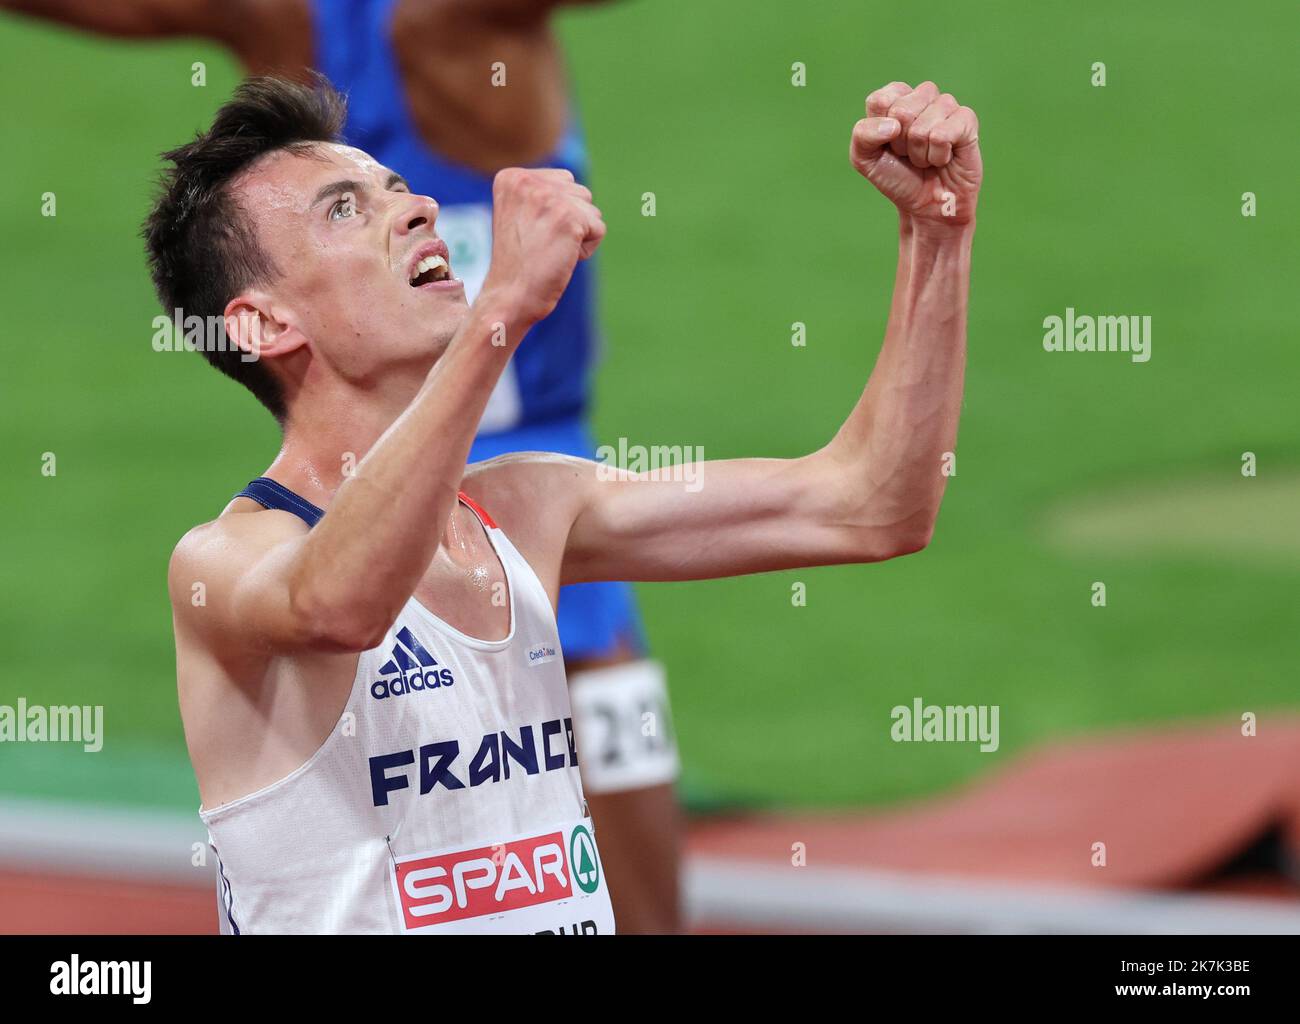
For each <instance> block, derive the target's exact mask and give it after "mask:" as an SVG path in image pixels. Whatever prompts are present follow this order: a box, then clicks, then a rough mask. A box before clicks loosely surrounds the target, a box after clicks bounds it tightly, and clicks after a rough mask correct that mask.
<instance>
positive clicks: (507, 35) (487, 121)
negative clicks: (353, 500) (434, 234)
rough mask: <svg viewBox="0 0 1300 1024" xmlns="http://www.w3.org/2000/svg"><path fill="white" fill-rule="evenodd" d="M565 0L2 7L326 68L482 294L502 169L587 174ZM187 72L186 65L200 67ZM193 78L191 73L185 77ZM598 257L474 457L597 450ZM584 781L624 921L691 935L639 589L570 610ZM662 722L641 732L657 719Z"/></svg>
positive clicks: (623, 926)
mask: <svg viewBox="0 0 1300 1024" xmlns="http://www.w3.org/2000/svg"><path fill="white" fill-rule="evenodd" d="M561 3H562V0H222V2H220V3H215V2H212V0H114V2H113V3H103V2H102V0H0V5H3V6H8V7H10V8H13V9H16V10H22V11H25V12H27V13H32V14H39V15H42V16H44V17H47V18H52V19H56V20H59V21H61V22H63V23H65V24H70V25H75V26H78V27H82V28H89V29H94V30H97V31H100V32H107V33H112V34H115V35H121V36H132V37H142V36H143V37H159V36H175V35H199V36H206V37H208V38H210V39H213V40H215V41H217V42H220V43H222V44H223V45H225V46H227V47H228V48H230V49H231V50H232V51H233V52H234V54H235V55H236V56H237V57H238V58H239V60H240V61H241V63H242V64H243V65H244V66H245V67H246V68H247V69H248V70H249V71H250V72H252V73H254V74H276V75H280V76H283V77H289V78H295V77H297V78H302V77H303V72H304V69H305V68H310V67H313V66H314V67H316V68H318V69H319V70H320V71H322V72H323V73H324V74H325V75H326V77H328V78H329V79H330V80H331V81H332V82H333V84H334V85H335V86H336V87H338V88H339V89H340V90H342V91H344V92H346V93H348V94H349V103H348V118H347V123H346V124H345V126H344V131H343V134H344V137H345V138H347V140H348V141H349V142H350V143H352V144H353V145H355V146H357V147H358V148H360V149H363V150H365V151H367V152H368V153H370V155H371V156H373V157H374V158H375V159H376V160H378V161H379V162H380V163H383V164H385V165H387V166H389V167H400V168H401V169H402V173H403V175H404V176H405V177H406V178H407V180H408V181H410V182H411V187H412V188H413V189H415V190H416V191H418V192H422V193H425V194H428V195H433V196H437V198H438V203H439V207H440V209H441V213H440V214H439V218H438V235H439V237H440V238H441V239H442V240H443V241H444V242H446V243H447V246H448V249H449V253H450V258H451V262H452V263H454V265H455V267H456V275H457V277H459V278H460V279H461V281H462V282H463V283H464V287H465V294H466V297H467V298H468V299H469V300H471V301H472V300H473V299H474V297H475V296H476V295H477V293H478V289H479V288H480V287H481V286H482V283H483V279H484V276H485V274H486V273H487V268H488V261H489V258H490V256H491V243H492V177H493V174H494V173H495V172H496V171H498V170H500V169H501V168H503V167H511V166H521V165H541V166H547V167H558V168H564V169H567V170H570V171H572V172H573V174H574V176H575V177H576V178H577V180H579V181H582V180H584V179H585V177H586V153H585V146H584V144H583V139H582V133H581V129H580V127H579V125H578V123H577V120H576V118H575V117H574V114H573V111H572V109H571V106H570V103H569V100H568V95H567V88H566V83H565V80H564V73H563V66H562V60H561V57H560V52H559V46H558V44H557V41H556V39H555V37H554V34H553V33H552V31H551V27H550V17H551V14H552V13H553V11H554V9H555V8H557V7H558V6H561ZM187 67H188V65H187ZM187 73H188V72H187ZM593 292H594V280H593V274H592V272H591V264H590V263H586V262H584V263H580V264H578V266H577V267H576V268H575V269H574V273H573V276H572V278H571V279H570V282H569V286H568V288H567V289H566V290H565V292H564V294H563V295H562V296H561V297H560V300H559V302H557V303H556V307H555V310H554V311H553V312H552V313H551V315H550V316H548V317H546V318H545V319H544V320H543V321H541V322H540V323H538V324H537V325H535V326H534V328H533V329H532V330H531V331H530V332H529V337H528V344H527V345H526V346H524V347H523V348H521V349H519V350H518V354H517V356H516V357H515V358H513V359H512V360H511V361H510V362H509V363H508V364H507V365H506V369H505V371H504V372H503V373H502V374H501V377H500V379H499V380H498V382H497V386H496V388H495V389H494V390H493V392H492V395H491V397H490V398H489V399H488V403H487V406H486V408H485V410H484V413H483V417H482V419H481V420H480V422H479V436H478V437H477V438H476V440H475V443H474V445H473V446H472V447H471V449H470V459H471V461H479V460H482V459H487V458H491V457H493V456H495V455H500V454H503V453H505V452H512V451H521V450H537V449H542V450H546V451H554V452H562V453H564V454H567V455H581V456H590V455H591V454H593V451H594V448H593V445H592V442H591V440H590V438H589V436H588V432H587V429H586V426H585V423H584V418H585V415H586V411H587V405H588V389H589V385H590V369H591V364H592V360H593V358H594V357H595V355H596V349H597V348H598V344H597V341H596V331H595V316H594V309H593V304H594V294H593ZM557 617H558V619H559V626H560V640H561V643H562V644H563V652H564V662H565V670H566V673H567V675H568V680H569V689H570V696H571V700H572V703H573V711H574V721H575V730H576V732H577V734H578V737H579V740H580V743H581V746H582V749H583V754H584V756H583V766H582V774H583V784H584V787H585V789H586V792H587V794H588V796H589V797H590V798H591V805H592V815H593V817H594V818H595V819H596V820H597V821H598V822H600V826H601V838H602V841H603V843H604V849H603V850H602V852H603V854H604V855H605V858H606V861H607V862H608V864H609V870H610V877H611V879H612V888H613V898H614V904H615V909H616V911H617V913H618V918H619V926H620V930H621V931H624V932H653V933H664V932H672V931H676V930H677V929H678V927H679V913H678V893H677V859H678V845H679V843H678V839H679V836H678V832H679V822H678V815H677V806H676V800H675V797H674V793H673V789H674V787H673V783H674V780H675V778H676V773H677V751H676V744H675V741H674V738H673V733H672V729H671V725H670V722H669V720H668V694H667V689H666V684H665V678H664V672H663V668H662V666H661V665H660V664H659V663H658V662H655V661H652V660H650V659H649V658H647V657H646V654H645V650H644V641H643V639H642V634H641V628H640V624H639V621H638V616H637V610H636V605H635V601H634V598H633V594H632V589H631V587H630V585H628V584H627V583H625V582H621V581H601V582H593V583H583V584H576V585H574V586H570V587H565V588H563V589H562V590H561V592H560V600H559V610H558V613H557ZM647 712H648V713H650V714H652V715H653V716H654V719H655V721H656V725H657V728H655V729H654V730H653V731H649V734H648V735H645V734H643V733H644V732H647V731H646V730H642V728H641V726H642V722H643V716H644V715H645V714H646V713H647Z"/></svg>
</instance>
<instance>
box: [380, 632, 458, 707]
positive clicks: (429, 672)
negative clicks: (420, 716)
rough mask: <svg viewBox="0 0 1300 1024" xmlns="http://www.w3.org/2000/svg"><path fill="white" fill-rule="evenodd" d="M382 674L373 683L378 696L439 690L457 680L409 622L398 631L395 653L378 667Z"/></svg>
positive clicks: (381, 698)
mask: <svg viewBox="0 0 1300 1024" xmlns="http://www.w3.org/2000/svg"><path fill="white" fill-rule="evenodd" d="M379 674H380V675H381V676H383V677H384V678H382V679H377V680H376V681H375V682H373V683H371V684H370V696H372V697H374V698H375V700H385V699H386V698H388V697H400V696H402V695H403V694H406V693H411V692H412V691H415V690H436V689H438V688H440V687H443V686H451V685H452V684H453V683H455V682H456V680H455V679H453V678H452V675H451V669H449V668H440V667H439V666H438V662H437V660H436V659H435V658H434V656H433V655H432V654H430V653H429V652H428V651H427V650H426V649H425V647H424V645H423V644H422V643H420V641H419V640H417V639H415V636H414V634H412V633H411V631H410V630H409V629H408V628H407V627H406V626H403V627H402V628H401V629H399V630H398V631H397V643H395V644H394V645H393V656H392V657H391V658H390V659H389V660H388V661H386V662H384V663H383V664H382V665H381V666H380V667H379ZM389 676H396V678H395V679H390V678H388V677H389Z"/></svg>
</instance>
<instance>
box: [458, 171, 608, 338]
mask: <svg viewBox="0 0 1300 1024" xmlns="http://www.w3.org/2000/svg"><path fill="white" fill-rule="evenodd" d="M604 237H605V222H604V220H603V219H602V218H601V213H600V210H598V209H597V208H596V207H595V206H593V205H592V202H591V192H590V191H589V190H588V189H587V188H586V187H585V186H583V185H579V184H578V183H577V182H576V181H574V179H573V175H572V173H570V172H569V171H565V170H551V169H541V170H525V169H523V168H519V167H508V168H506V169H505V170H503V171H499V172H497V176H496V178H495V179H494V180H493V182H492V264H491V266H490V267H489V268H488V273H487V278H486V280H485V281H484V283H483V291H484V292H485V293H488V292H492V293H494V294H497V295H503V294H504V295H506V296H508V297H509V299H510V302H511V307H512V309H513V310H514V311H515V312H516V313H517V315H518V316H519V317H520V318H521V319H523V320H525V321H528V322H531V323H536V322H537V321H538V320H541V319H542V318H543V317H545V316H547V315H548V314H549V313H550V312H551V310H553V309H554V308H555V304H556V303H557V302H559V301H560V296H561V295H563V294H564V289H565V288H566V287H567V286H568V284H569V278H570V277H572V276H573V268H574V267H575V266H577V263H578V260H585V259H586V258H587V257H588V256H590V255H591V254H592V253H593V252H595V251H596V247H597V246H598V245H600V240H601V239H602V238H604Z"/></svg>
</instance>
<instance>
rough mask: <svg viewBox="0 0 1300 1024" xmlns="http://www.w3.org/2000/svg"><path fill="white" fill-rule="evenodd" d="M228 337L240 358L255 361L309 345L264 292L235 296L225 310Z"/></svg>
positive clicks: (243, 293)
mask: <svg viewBox="0 0 1300 1024" xmlns="http://www.w3.org/2000/svg"><path fill="white" fill-rule="evenodd" d="M225 318H226V337H227V338H229V339H230V342H231V344H233V345H236V346H238V348H239V351H240V358H241V359H243V360H244V361H245V362H255V361H256V360H258V359H260V358H262V357H263V356H282V355H286V354H288V353H289V352H292V351H293V350H294V349H296V348H301V347H302V346H303V345H305V344H307V339H306V338H305V337H304V336H303V333H302V332H301V331H300V330H298V328H297V327H296V326H294V324H293V322H292V320H291V319H289V317H288V316H287V315H286V314H285V312H284V311H283V310H281V309H280V308H279V307H278V306H275V305H273V304H272V303H271V297H270V296H269V295H267V294H266V293H265V292H261V291H247V292H241V293H240V294H239V295H236V296H235V297H234V298H233V299H231V300H230V301H229V302H228V303H226V309H225Z"/></svg>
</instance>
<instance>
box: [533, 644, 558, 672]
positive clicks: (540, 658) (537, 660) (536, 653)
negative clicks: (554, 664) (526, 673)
mask: <svg viewBox="0 0 1300 1024" xmlns="http://www.w3.org/2000/svg"><path fill="white" fill-rule="evenodd" d="M559 657H560V648H559V646H558V645H556V644H537V645H536V646H535V647H530V648H528V665H529V667H530V668H531V667H532V666H534V665H545V664H546V663H547V662H548V661H556V660H557V659H558V658H559Z"/></svg>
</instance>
